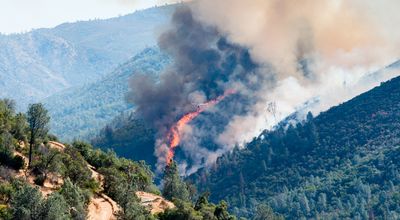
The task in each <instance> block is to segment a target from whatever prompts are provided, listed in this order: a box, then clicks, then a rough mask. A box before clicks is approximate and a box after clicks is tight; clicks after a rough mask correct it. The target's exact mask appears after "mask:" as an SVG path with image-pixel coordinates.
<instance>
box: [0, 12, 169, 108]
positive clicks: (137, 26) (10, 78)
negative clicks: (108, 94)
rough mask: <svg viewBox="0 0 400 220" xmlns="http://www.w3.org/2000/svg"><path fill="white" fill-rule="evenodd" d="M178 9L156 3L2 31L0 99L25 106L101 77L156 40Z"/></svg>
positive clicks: (19, 106) (0, 40)
mask: <svg viewBox="0 0 400 220" xmlns="http://www.w3.org/2000/svg"><path fill="white" fill-rule="evenodd" d="M174 8H175V6H174V5H171V6H163V7H154V8H151V9H147V10H143V11H137V12H135V13H133V14H129V15H125V16H121V17H117V18H112V19H105V20H91V21H81V22H76V23H65V24H62V25H59V26H57V27H55V28H51V29H38V30H33V31H31V32H28V33H21V34H12V35H1V34H0V47H1V48H2V49H1V50H0V91H1V92H0V98H13V99H16V100H18V101H19V102H18V106H17V107H18V108H19V109H22V108H24V107H26V106H27V104H28V103H30V102H35V101H38V100H40V99H43V98H46V97H48V96H50V95H52V94H54V93H56V92H59V91H62V90H64V89H66V88H70V87H74V86H79V85H84V84H87V83H90V82H93V81H94V80H97V79H100V78H101V77H102V76H104V75H106V74H108V73H110V72H111V71H112V70H114V69H115V68H117V67H118V65H120V64H122V63H124V62H126V61H127V60H128V59H129V58H131V57H132V56H134V55H135V54H137V53H139V52H140V51H141V50H143V49H145V48H146V47H148V46H153V45H156V41H157V33H156V30H157V28H160V27H162V26H165V25H166V24H168V22H169V18H170V15H171V13H172V12H173V10H174Z"/></svg>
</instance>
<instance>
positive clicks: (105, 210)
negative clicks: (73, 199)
mask: <svg viewBox="0 0 400 220" xmlns="http://www.w3.org/2000/svg"><path fill="white" fill-rule="evenodd" d="M113 202H114V201H112V200H111V199H110V198H108V197H107V196H106V195H104V194H101V195H100V196H95V197H93V198H92V200H91V201H90V204H89V207H88V211H89V213H88V220H115V219H117V218H116V216H115V212H116V211H117V210H114V206H113V205H112V203H113ZM114 203H115V202H114ZM115 206H116V207H117V205H116V203H115Z"/></svg>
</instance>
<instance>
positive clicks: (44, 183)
mask: <svg viewBox="0 0 400 220" xmlns="http://www.w3.org/2000/svg"><path fill="white" fill-rule="evenodd" d="M49 122H50V117H49V115H48V111H47V110H46V109H45V108H44V106H43V105H42V104H40V103H38V104H32V105H30V106H29V109H28V111H27V113H26V114H25V113H17V112H16V110H15V102H13V101H11V100H9V99H1V100H0V219H4V220H11V219H18V220H19V219H26V220H67V219H74V220H83V219H96V220H97V219H100V220H101V219H107V220H109V219H121V220H156V219H159V220H176V219H193V220H202V219H212V220H235V219H236V218H235V216H233V215H231V214H229V212H228V211H227V209H228V204H227V203H226V202H224V201H221V202H219V203H218V204H213V203H210V202H208V194H203V195H197V194H196V191H195V190H194V188H193V186H189V185H188V184H186V183H185V182H183V181H182V179H181V178H180V177H179V174H178V168H177V166H176V164H175V163H174V162H171V164H170V165H169V166H166V167H165V171H164V175H162V179H163V184H162V188H161V189H162V190H161V191H160V190H159V189H158V188H157V187H156V186H155V185H154V183H153V177H154V174H153V173H152V171H151V170H150V168H149V167H148V166H147V165H146V164H145V163H144V162H143V161H139V162H136V161H132V160H127V159H123V158H119V157H117V156H116V154H115V153H114V152H110V151H109V152H104V151H101V150H99V149H94V148H93V147H92V146H91V145H90V144H87V143H84V142H80V141H75V142H73V143H72V144H65V145H64V144H62V143H59V142H57V138H56V137H55V136H54V135H51V134H49V133H48V131H49ZM171 201H172V202H171ZM258 215H259V216H271V217H277V216H275V214H274V213H272V212H271V210H270V209H268V208H265V207H259V214H258Z"/></svg>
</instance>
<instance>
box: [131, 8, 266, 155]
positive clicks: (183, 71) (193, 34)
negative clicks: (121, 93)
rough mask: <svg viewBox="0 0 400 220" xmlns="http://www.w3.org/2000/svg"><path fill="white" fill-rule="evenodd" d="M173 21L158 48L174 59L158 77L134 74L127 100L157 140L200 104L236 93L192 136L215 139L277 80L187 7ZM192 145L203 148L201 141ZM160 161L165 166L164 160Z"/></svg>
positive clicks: (204, 117) (174, 16)
mask: <svg viewBox="0 0 400 220" xmlns="http://www.w3.org/2000/svg"><path fill="white" fill-rule="evenodd" d="M171 23H172V25H171V28H170V29H169V30H168V31H166V32H165V33H163V34H162V35H161V36H160V38H159V47H160V49H161V50H162V51H163V52H165V53H167V54H168V55H169V56H171V57H172V59H173V64H172V65H171V66H170V67H169V68H168V69H167V70H166V71H165V72H164V73H162V74H161V75H160V78H159V79H154V78H152V77H151V76H148V75H136V76H134V77H133V78H132V80H131V82H130V87H131V92H130V93H129V94H128V100H129V101H130V102H132V103H133V104H134V105H135V106H136V111H137V113H138V115H140V117H142V118H143V119H144V120H145V121H146V122H147V123H148V124H149V125H150V126H152V127H153V128H155V129H156V130H157V131H158V137H157V138H159V139H162V138H164V137H165V135H166V132H167V131H168V129H169V128H170V127H171V126H172V125H173V123H174V122H176V121H177V120H178V119H179V117H181V116H182V115H183V114H185V113H188V112H190V111H193V108H195V107H196V105H197V104H200V103H203V102H205V101H207V100H210V99H214V98H216V97H218V96H220V95H222V94H224V92H225V91H226V90H228V89H233V90H235V91H236V94H235V95H234V96H233V97H230V98H228V99H227V100H224V102H222V103H220V105H218V107H217V108H218V109H217V110H215V111H214V112H209V113H206V115H204V116H203V117H201V118H200V119H199V123H197V128H196V129H195V130H196V131H197V134H196V135H194V136H196V137H200V138H201V137H207V138H213V139H215V138H216V137H217V135H218V134H219V133H221V132H222V131H223V129H224V126H226V125H227V123H228V122H229V120H230V119H231V118H232V117H233V116H235V115H240V114H246V112H247V111H248V108H249V107H248V106H250V105H251V103H253V102H255V101H256V100H254V99H256V98H255V97H252V94H253V92H254V91H257V90H259V89H260V88H261V86H264V85H265V81H267V80H268V81H271V79H272V78H273V76H272V75H266V74H265V71H263V73H264V74H261V73H260V72H261V71H258V70H259V68H260V66H259V65H258V64H256V63H255V62H254V61H253V60H252V59H251V57H250V54H249V52H248V50H247V49H246V48H243V47H241V46H239V45H235V44H232V43H230V42H228V41H227V39H226V37H225V36H223V35H222V34H221V33H219V32H218V31H217V29H216V28H214V27H211V26H206V25H204V24H202V23H200V22H199V21H196V19H195V18H194V17H193V14H192V11H191V9H190V8H189V7H186V6H182V7H180V8H178V9H177V10H176V12H175V14H174V15H173V17H172V22H171ZM264 69H265V66H264ZM232 100H235V101H232ZM207 117H208V118H214V119H215V120H211V121H210V120H208V119H207ZM216 121H218V124H216ZM202 128H205V129H208V130H203V129H202ZM210 131H213V132H210ZM202 134H204V135H202ZM191 142H192V143H198V144H199V145H201V142H202V141H201V140H197V141H193V140H192V141H191ZM183 145H184V143H183ZM157 147H160V146H157ZM192 147H193V146H192ZM196 147H199V148H201V146H196ZM158 150H160V149H156V155H157V154H158V153H157V151H158ZM203 150H204V151H206V152H209V150H207V149H203ZM198 152H201V150H198ZM189 154H193V152H190V153H189ZM207 154H208V153H205V154H202V155H200V156H199V157H200V158H199V159H200V160H202V161H205V160H207V158H204V157H207V156H208V155H207ZM189 156H190V155H189ZM192 156H193V155H192ZM197 156H198V155H197ZM192 159H193V158H192ZM159 162H160V163H163V161H162V159H161V158H160V161H159ZM203 163H204V162H203Z"/></svg>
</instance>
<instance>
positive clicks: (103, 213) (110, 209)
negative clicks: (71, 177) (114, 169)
mask: <svg viewBox="0 0 400 220" xmlns="http://www.w3.org/2000/svg"><path fill="white" fill-rule="evenodd" d="M88 168H89V169H90V171H91V172H92V178H94V179H95V180H96V181H98V182H99V183H100V186H101V187H103V181H104V177H103V175H101V174H100V173H98V172H97V171H96V170H95V168H94V167H93V166H91V165H90V164H88ZM88 211H89V213H88V219H89V220H114V219H117V218H116V216H115V214H116V213H117V212H118V211H119V206H118V204H117V203H116V202H115V201H114V200H112V199H111V198H110V197H108V196H107V195H105V194H103V193H102V194H99V195H96V196H94V197H93V198H92V199H91V201H90V204H89V207H88Z"/></svg>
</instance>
